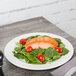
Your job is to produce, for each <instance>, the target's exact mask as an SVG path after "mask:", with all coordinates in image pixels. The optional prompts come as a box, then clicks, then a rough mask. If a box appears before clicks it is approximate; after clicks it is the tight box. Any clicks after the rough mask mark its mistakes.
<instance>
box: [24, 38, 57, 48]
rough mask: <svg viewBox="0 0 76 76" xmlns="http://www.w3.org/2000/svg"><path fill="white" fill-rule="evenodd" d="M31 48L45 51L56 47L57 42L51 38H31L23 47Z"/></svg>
mask: <svg viewBox="0 0 76 76" xmlns="http://www.w3.org/2000/svg"><path fill="white" fill-rule="evenodd" d="M28 46H32V48H33V49H38V48H42V49H47V48H49V47H53V48H54V47H57V46H58V42H57V41H56V40H55V39H54V38H51V37H37V38H32V39H28V40H27V41H26V44H25V47H28Z"/></svg>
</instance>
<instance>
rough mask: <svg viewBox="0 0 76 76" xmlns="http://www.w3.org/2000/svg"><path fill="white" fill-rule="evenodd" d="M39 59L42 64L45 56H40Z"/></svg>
mask: <svg viewBox="0 0 76 76" xmlns="http://www.w3.org/2000/svg"><path fill="white" fill-rule="evenodd" d="M37 58H38V59H39V60H40V61H41V62H44V55H43V54H38V56H37Z"/></svg>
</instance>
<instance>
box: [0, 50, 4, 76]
mask: <svg viewBox="0 0 76 76" xmlns="http://www.w3.org/2000/svg"><path fill="white" fill-rule="evenodd" d="M3 57H4V56H3V53H2V52H1V51H0V76H4V73H3V70H2V65H3Z"/></svg>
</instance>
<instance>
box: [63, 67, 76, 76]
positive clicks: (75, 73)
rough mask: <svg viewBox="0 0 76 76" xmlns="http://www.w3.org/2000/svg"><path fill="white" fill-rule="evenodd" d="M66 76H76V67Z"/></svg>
mask: <svg viewBox="0 0 76 76" xmlns="http://www.w3.org/2000/svg"><path fill="white" fill-rule="evenodd" d="M64 76H76V66H74V67H72V68H71V69H70V70H69V71H67V73H66V74H65V75H64Z"/></svg>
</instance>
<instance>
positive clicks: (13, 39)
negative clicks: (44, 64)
mask: <svg viewBox="0 0 76 76" xmlns="http://www.w3.org/2000/svg"><path fill="white" fill-rule="evenodd" d="M33 33H35V34H39V33H43V34H51V35H56V36H59V35H57V34H53V33H46V32H32V33H26V34H33ZM23 35H25V34H22V35H19V36H17V37H15V38H13V39H12V40H14V39H16V38H19V37H21V36H23ZM59 37H61V38H63V39H65V40H67V39H66V38H64V37H62V36H59ZM12 40H10V41H9V42H8V43H7V44H6V46H5V48H4V55H5V58H6V59H7V60H8V61H9V62H10V63H11V64H13V65H15V66H17V67H19V68H23V69H29V70H48V69H53V68H56V67H59V66H61V65H63V64H65V63H66V62H68V61H69V60H70V59H71V58H72V56H73V54H74V48H73V45H72V44H71V43H70V41H68V40H67V41H68V42H69V43H70V44H71V46H72V56H71V57H70V58H69V59H68V60H67V61H66V62H64V63H62V64H61V65H59V66H55V67H52V68H50V67H49V68H42V69H37V68H36V69H35V68H34V69H32V68H24V67H22V66H18V65H16V64H14V63H13V62H12V61H10V60H9V59H8V58H7V56H6V53H5V50H6V47H7V46H8V44H9V43H10V42H11V41H12Z"/></svg>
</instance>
